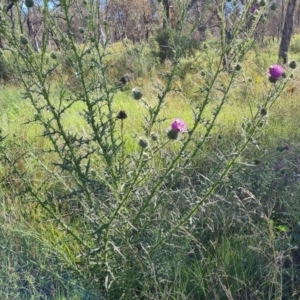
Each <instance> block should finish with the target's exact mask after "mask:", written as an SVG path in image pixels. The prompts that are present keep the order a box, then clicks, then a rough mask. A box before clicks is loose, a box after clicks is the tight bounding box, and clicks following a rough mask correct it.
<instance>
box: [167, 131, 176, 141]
mask: <svg viewBox="0 0 300 300" xmlns="http://www.w3.org/2000/svg"><path fill="white" fill-rule="evenodd" d="M168 138H169V139H170V140H176V139H177V138H178V131H175V130H173V129H171V130H169V131H168Z"/></svg>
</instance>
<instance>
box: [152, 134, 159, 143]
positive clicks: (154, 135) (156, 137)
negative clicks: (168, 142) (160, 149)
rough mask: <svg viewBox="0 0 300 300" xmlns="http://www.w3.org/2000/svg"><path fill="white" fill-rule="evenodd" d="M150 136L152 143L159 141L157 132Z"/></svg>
mask: <svg viewBox="0 0 300 300" xmlns="http://www.w3.org/2000/svg"><path fill="white" fill-rule="evenodd" d="M150 136H151V139H152V141H157V140H158V138H159V136H158V134H157V133H155V132H152V133H151V135H150Z"/></svg>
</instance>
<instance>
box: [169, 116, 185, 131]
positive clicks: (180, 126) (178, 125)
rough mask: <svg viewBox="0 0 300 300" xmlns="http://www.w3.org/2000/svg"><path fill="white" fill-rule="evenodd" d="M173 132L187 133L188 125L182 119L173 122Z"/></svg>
mask: <svg viewBox="0 0 300 300" xmlns="http://www.w3.org/2000/svg"><path fill="white" fill-rule="evenodd" d="M171 127H172V130H173V131H176V132H187V126H186V123H185V122H184V121H183V120H181V119H175V120H173V122H172V124H171Z"/></svg>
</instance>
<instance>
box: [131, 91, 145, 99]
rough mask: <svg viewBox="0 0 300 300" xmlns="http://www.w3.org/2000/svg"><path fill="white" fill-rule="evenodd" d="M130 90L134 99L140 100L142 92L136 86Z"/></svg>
mask: <svg viewBox="0 0 300 300" xmlns="http://www.w3.org/2000/svg"><path fill="white" fill-rule="evenodd" d="M131 92H132V97H133V99H135V100H140V99H141V98H142V97H143V93H142V92H141V90H140V89H138V88H134V89H133V90H132V91H131Z"/></svg>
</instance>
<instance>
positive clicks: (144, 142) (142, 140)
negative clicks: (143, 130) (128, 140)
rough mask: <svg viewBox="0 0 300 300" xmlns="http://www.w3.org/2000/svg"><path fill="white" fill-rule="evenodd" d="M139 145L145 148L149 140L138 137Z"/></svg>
mask: <svg viewBox="0 0 300 300" xmlns="http://www.w3.org/2000/svg"><path fill="white" fill-rule="evenodd" d="M139 146H140V147H141V148H143V149H146V148H147V147H148V146H149V141H148V140H147V139H145V138H140V139H139Z"/></svg>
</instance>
